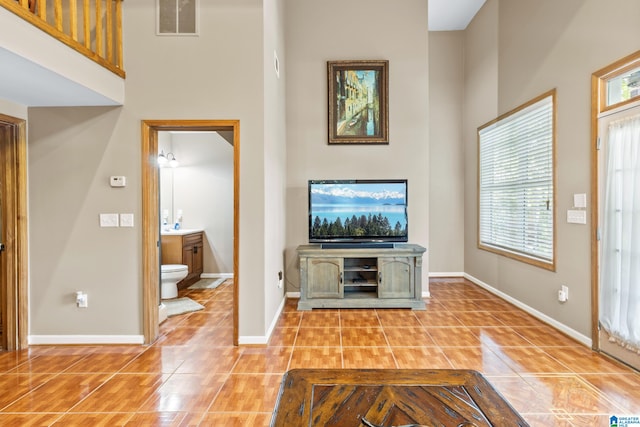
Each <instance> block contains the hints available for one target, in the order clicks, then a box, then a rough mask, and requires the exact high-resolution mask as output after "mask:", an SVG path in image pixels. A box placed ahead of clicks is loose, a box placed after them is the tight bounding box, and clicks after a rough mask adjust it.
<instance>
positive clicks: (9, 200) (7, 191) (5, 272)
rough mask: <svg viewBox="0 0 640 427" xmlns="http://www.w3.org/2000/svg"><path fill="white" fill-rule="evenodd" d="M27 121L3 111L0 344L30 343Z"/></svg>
mask: <svg viewBox="0 0 640 427" xmlns="http://www.w3.org/2000/svg"><path fill="white" fill-rule="evenodd" d="M26 171H27V137H26V122H25V121H24V120H22V119H17V118H15V117H10V116H5V115H3V114H0V244H1V246H0V319H1V322H2V323H1V325H0V326H1V330H0V331H1V333H0V347H1V348H2V350H20V349H22V348H26V347H27V333H28V327H27V319H28V309H27V307H28V305H27V274H28V269H27V263H28V259H27V254H28V252H27V172H26Z"/></svg>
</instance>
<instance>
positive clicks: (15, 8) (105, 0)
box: [0, 0, 125, 78]
mask: <svg viewBox="0 0 640 427" xmlns="http://www.w3.org/2000/svg"><path fill="white" fill-rule="evenodd" d="M122 1H123V0H0V6H2V7H4V8H5V9H7V10H9V11H11V12H13V13H15V14H16V15H18V16H19V17H21V18H22V19H24V20H26V21H28V22H29V23H31V24H32V25H34V26H36V27H38V28H39V29H41V30H42V31H44V32H46V33H47V34H49V35H50V36H52V37H54V38H56V39H57V40H59V41H61V42H62V43H64V44H66V45H67V46H69V47H71V48H72V49H74V50H76V51H77V52H79V53H81V54H83V55H85V56H86V57H87V58H89V59H91V60H93V61H94V62H96V63H98V64H100V65H101V66H103V67H105V68H107V69H108V70H110V71H111V72H113V73H115V74H117V75H118V76H120V77H122V78H124V77H125V72H124V67H123V61H122V56H123V55H122Z"/></svg>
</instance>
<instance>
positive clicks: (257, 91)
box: [29, 0, 283, 337]
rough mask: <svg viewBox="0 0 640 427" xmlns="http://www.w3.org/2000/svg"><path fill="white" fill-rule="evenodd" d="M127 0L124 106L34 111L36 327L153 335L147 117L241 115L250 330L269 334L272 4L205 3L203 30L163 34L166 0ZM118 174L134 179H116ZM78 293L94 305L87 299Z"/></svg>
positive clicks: (244, 305)
mask: <svg viewBox="0 0 640 427" xmlns="http://www.w3.org/2000/svg"><path fill="white" fill-rule="evenodd" d="M123 7H124V39H125V40H126V42H125V52H124V53H125V64H126V70H127V79H126V102H125V106H124V107H120V108H113V109H106V108H68V109H57V108H39V109H33V110H31V111H30V117H29V119H30V120H29V127H30V132H32V135H31V138H30V140H29V180H30V182H29V189H30V192H31V193H30V200H29V202H30V211H29V215H30V227H31V228H30V250H31V263H30V270H31V280H30V287H31V291H30V298H31V334H32V335H51V334H57V335H75V334H94V335H98V334H108V335H138V334H141V333H142V317H141V308H142V288H141V261H142V260H141V233H142V232H141V229H140V218H141V183H140V177H141V172H140V164H141V159H140V151H141V144H140V139H141V132H140V128H141V127H140V122H141V120H144V119H239V120H240V129H241V135H240V140H241V143H240V175H241V176H240V186H241V198H240V206H241V211H240V228H241V230H242V232H241V234H240V242H239V245H240V280H241V292H240V307H241V310H240V325H239V328H240V336H250V337H252V336H258V337H259V336H264V334H265V329H266V325H265V323H266V321H265V285H264V283H265V252H274V253H282V244H281V242H279V241H278V240H267V239H265V222H264V212H265V210H266V207H265V192H266V191H268V190H270V186H271V185H272V184H271V183H270V182H265V179H264V174H265V170H266V169H268V168H270V167H271V166H270V165H267V166H265V163H267V162H270V161H271V160H270V159H266V158H265V154H264V148H265V129H264V119H265V112H264V110H265V103H264V98H265V95H263V93H264V86H265V79H264V75H263V67H264V64H263V62H264V60H263V56H264V54H263V51H264V49H265V47H264V44H263V43H264V40H263V39H264V35H263V19H264V16H263V7H262V4H261V2H257V1H255V0H233V1H231V0H229V1H216V2H215V3H214V2H201V3H200V8H201V16H200V23H201V32H200V35H199V37H158V36H156V35H155V13H154V11H155V0H139V1H134V2H125V3H123ZM278 129H282V126H279V127H278ZM110 175H125V176H127V179H128V185H127V187H126V188H124V189H112V188H110V187H109V185H108V177H109V176H110ZM279 203H282V202H281V201H279V199H275V201H274V200H271V201H270V202H269V204H270V206H269V208H273V207H274V206H275V209H278V204H279ZM280 210H283V209H282V208H280ZM101 212H133V213H134V214H135V217H136V227H134V228H133V229H126V228H118V229H107V228H100V227H98V214H99V213H101ZM271 274H272V273H271V272H269V275H271ZM76 290H85V291H87V292H88V294H89V308H87V309H84V310H80V309H78V308H76V306H75V302H74V297H73V293H74V292H75V291H76ZM275 290H276V289H275V288H274V292H275ZM269 312H271V313H272V314H271V317H273V315H274V313H275V310H274V309H272V308H270V309H269Z"/></svg>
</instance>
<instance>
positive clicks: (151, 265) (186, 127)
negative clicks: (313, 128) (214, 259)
mask: <svg viewBox="0 0 640 427" xmlns="http://www.w3.org/2000/svg"><path fill="white" fill-rule="evenodd" d="M239 126H240V123H239V121H237V120H145V121H143V122H142V159H143V161H142V200H143V202H142V211H143V212H142V229H143V231H142V232H143V236H142V238H143V248H142V251H143V289H144V291H143V305H144V316H143V324H144V338H145V343H147V344H150V343H152V342H153V341H155V339H156V338H157V337H158V334H159V323H158V321H159V317H158V307H159V303H160V295H159V283H160V272H159V266H160V250H159V247H160V246H159V245H160V227H159V224H160V188H159V168H158V166H157V161H156V160H157V156H158V153H159V149H158V146H159V144H158V141H159V133H161V132H217V133H219V134H221V135H225V136H226V138H225V139H227V140H228V141H229V142H230V143H232V145H233V279H234V287H233V289H234V290H233V344H234V345H238V293H239V292H238V289H239V286H240V283H239V278H238V253H239V252H238V241H239V240H238V218H239V211H238V206H239V203H238V200H239V174H240V173H239V172H240V171H239V163H240V162H239V152H240V151H239ZM165 154H166V153H165Z"/></svg>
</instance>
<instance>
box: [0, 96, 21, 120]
mask: <svg viewBox="0 0 640 427" xmlns="http://www.w3.org/2000/svg"><path fill="white" fill-rule="evenodd" d="M0 113H1V114H5V115H7V116H12V117H16V118H18V119H26V118H27V116H28V110H27V107H26V106H24V105H20V104H16V103H15V102H11V101H7V100H6V99H0Z"/></svg>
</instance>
